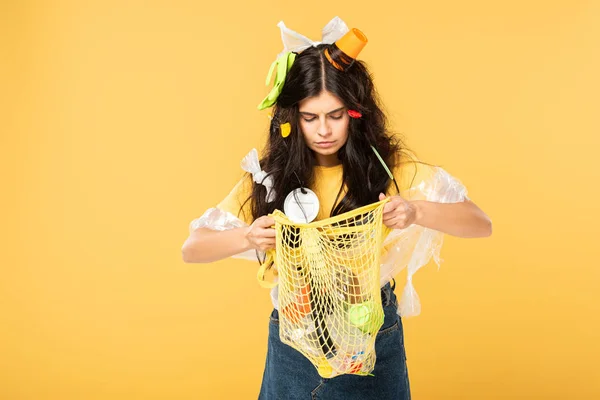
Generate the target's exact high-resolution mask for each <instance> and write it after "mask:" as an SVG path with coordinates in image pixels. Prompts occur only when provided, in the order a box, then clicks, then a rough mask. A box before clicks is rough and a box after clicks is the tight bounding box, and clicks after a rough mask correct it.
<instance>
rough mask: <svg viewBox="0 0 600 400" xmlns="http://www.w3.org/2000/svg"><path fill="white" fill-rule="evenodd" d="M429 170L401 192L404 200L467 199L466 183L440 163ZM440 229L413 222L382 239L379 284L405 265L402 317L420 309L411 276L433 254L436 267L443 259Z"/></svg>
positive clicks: (455, 200)
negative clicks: (441, 256) (405, 277)
mask: <svg viewBox="0 0 600 400" xmlns="http://www.w3.org/2000/svg"><path fill="white" fill-rule="evenodd" d="M426 171H429V174H428V175H427V176H425V177H423V179H421V180H420V182H416V184H415V185H414V186H412V187H411V188H410V189H408V190H407V191H406V192H404V193H403V194H402V195H403V197H404V198H405V199H406V200H427V201H431V202H436V203H457V202H461V201H464V200H465V199H468V196H467V189H466V187H465V186H464V185H463V184H462V183H461V182H460V181H459V180H458V179H456V178H455V177H453V176H452V175H450V174H449V173H448V172H446V171H445V170H444V169H443V168H441V167H433V168H431V169H427V170H426ZM443 241H444V233H442V232H439V231H436V230H434V229H429V228H425V227H422V226H420V225H416V224H413V225H411V226H409V227H408V228H405V229H394V230H392V232H391V233H390V234H389V235H388V236H387V237H386V238H385V240H384V242H383V252H384V254H383V255H382V259H381V271H380V272H381V281H380V284H381V286H383V285H385V284H386V283H387V282H388V281H390V280H391V279H392V278H393V277H395V276H396V275H398V274H399V273H400V272H401V271H402V270H403V269H404V268H407V282H406V285H405V287H404V290H403V292H402V295H401V298H400V302H399V304H398V314H399V315H401V316H402V317H411V316H416V315H419V314H420V313H421V303H420V301H419V296H418V295H417V292H416V291H415V288H414V285H413V282H412V277H413V275H414V274H415V272H417V271H418V270H419V268H421V267H422V266H424V265H426V264H427V263H428V262H429V261H430V260H431V257H433V259H434V261H435V262H436V264H437V265H438V268H439V266H440V264H441V262H442V261H443V260H442V259H441V258H440V250H441V248H442V244H443Z"/></svg>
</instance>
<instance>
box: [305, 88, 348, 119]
mask: <svg viewBox="0 0 600 400" xmlns="http://www.w3.org/2000/svg"><path fill="white" fill-rule="evenodd" d="M299 106H300V107H299V110H300V112H307V113H311V114H321V113H323V114H327V113H330V112H332V111H334V110H336V109H338V108H340V107H343V106H344V103H342V101H341V100H340V99H339V98H338V97H337V96H335V95H334V94H333V93H331V92H328V91H326V90H323V91H322V92H321V93H319V95H318V96H313V97H308V98H306V99H304V100H302V101H301V102H300V104H299Z"/></svg>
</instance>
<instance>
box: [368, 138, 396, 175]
mask: <svg viewBox="0 0 600 400" xmlns="http://www.w3.org/2000/svg"><path fill="white" fill-rule="evenodd" d="M371 148H372V149H373V151H374V152H375V155H376V156H377V158H379V162H380V163H381V165H383V168H385V171H386V172H387V174H388V175H389V176H390V179H391V180H394V175H392V172H391V171H390V169H389V168H388V166H387V165H386V164H385V161H383V158H381V156H380V155H379V153H378V152H377V150H375V147H373V146H371Z"/></svg>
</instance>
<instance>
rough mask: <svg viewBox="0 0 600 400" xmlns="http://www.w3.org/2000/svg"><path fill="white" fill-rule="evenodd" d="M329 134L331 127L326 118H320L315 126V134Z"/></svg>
mask: <svg viewBox="0 0 600 400" xmlns="http://www.w3.org/2000/svg"><path fill="white" fill-rule="evenodd" d="M330 134H331V127H330V126H329V124H327V120H323V119H321V120H320V121H319V127H318V128H317V135H319V136H328V135H330Z"/></svg>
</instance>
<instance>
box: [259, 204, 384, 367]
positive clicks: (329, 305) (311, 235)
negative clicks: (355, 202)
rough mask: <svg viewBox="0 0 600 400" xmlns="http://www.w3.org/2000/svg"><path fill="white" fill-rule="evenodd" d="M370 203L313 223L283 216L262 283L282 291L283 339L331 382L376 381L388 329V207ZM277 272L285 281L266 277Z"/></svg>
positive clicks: (263, 269) (261, 271)
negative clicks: (384, 251)
mask: <svg viewBox="0 0 600 400" xmlns="http://www.w3.org/2000/svg"><path fill="white" fill-rule="evenodd" d="M388 201H389V198H386V199H384V200H382V201H379V202H376V203H372V204H368V205H366V206H363V207H360V208H357V209H355V210H352V211H349V212H346V213H344V214H340V215H337V216H335V217H330V218H327V219H323V220H320V221H315V222H311V223H309V224H302V223H294V222H292V221H291V220H290V219H289V218H288V217H287V216H286V215H285V214H283V213H282V212H281V211H279V210H275V212H274V213H273V214H270V216H271V217H272V218H273V219H274V220H275V243H276V244H275V249H276V250H272V251H269V252H267V257H266V259H265V262H264V263H263V264H262V265H261V267H260V268H259V271H258V274H257V278H258V281H259V283H260V285H261V286H263V287H265V288H272V287H274V286H276V285H279V287H278V295H279V296H278V301H279V322H280V323H279V336H280V339H281V341H282V342H284V343H286V344H288V345H290V346H292V347H293V348H295V349H296V350H298V351H299V352H301V353H302V354H303V355H304V356H305V357H307V358H308V359H309V360H310V361H311V363H312V364H313V365H314V366H315V368H316V369H317V371H318V373H319V374H320V375H321V376H322V377H325V378H331V377H334V376H337V375H342V374H356V375H370V373H371V371H372V370H373V368H374V366H375V357H376V355H375V338H376V335H377V332H378V331H379V328H380V327H381V325H382V324H383V308H382V305H381V292H380V286H379V282H380V274H379V272H380V271H379V267H380V265H379V262H380V254H381V245H382V240H383V236H382V235H383V230H382V225H383V222H382V220H383V218H382V215H383V207H384V205H385V204H386V203H387V202H388ZM273 265H274V266H275V267H276V273H277V276H278V279H277V281H271V282H269V281H266V280H265V273H266V271H267V270H268V269H270V268H271V266H273Z"/></svg>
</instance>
